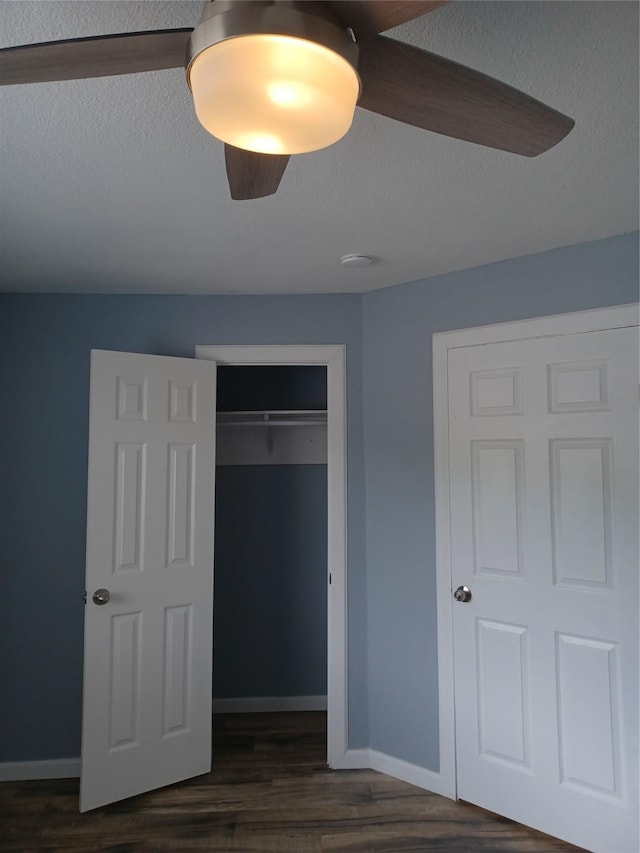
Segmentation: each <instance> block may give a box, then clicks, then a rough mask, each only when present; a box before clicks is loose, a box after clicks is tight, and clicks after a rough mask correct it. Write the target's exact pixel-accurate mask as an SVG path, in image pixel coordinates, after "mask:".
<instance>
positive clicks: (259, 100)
mask: <svg viewBox="0 0 640 853" xmlns="http://www.w3.org/2000/svg"><path fill="white" fill-rule="evenodd" d="M189 81H190V85H191V91H192V93H193V100H194V104H195V110H196V115H197V117H198V120H199V121H200V123H201V124H202V125H203V127H204V128H205V129H206V130H208V131H209V133H211V134H213V136H216V137H217V138H218V139H221V140H222V141H223V142H228V143H229V144H230V145H234V146H235V147H236V148H244V149H246V150H248V151H257V152H260V153H263V154H303V153H305V152H307V151H316V150H318V149H319V148H326V147H327V146H328V145H332V144H333V143H334V142H337V141H338V140H339V139H341V138H342V137H343V136H344V135H345V133H346V132H347V131H348V130H349V128H350V127H351V123H352V121H353V114H354V112H355V108H356V101H357V100H358V95H359V93H360V81H359V78H358V75H357V73H356V71H355V69H354V68H353V66H352V65H351V64H350V63H349V62H347V60H346V59H343V57H342V56H340V55H339V54H337V53H335V52H334V51H333V50H330V49H329V48H327V47H324V46H323V45H320V44H316V43H315V42H312V41H307V40H305V39H301V38H294V37H292V36H282V35H268V34H267V35H265V34H260V35H246V36H238V37H236V38H229V39H227V40H225V41H221V42H218V43H217V44H214V45H212V46H211V47H209V48H207V49H206V50H204V51H202V53H200V54H198V56H196V58H195V59H194V61H193V63H192V65H191V68H190V73H189Z"/></svg>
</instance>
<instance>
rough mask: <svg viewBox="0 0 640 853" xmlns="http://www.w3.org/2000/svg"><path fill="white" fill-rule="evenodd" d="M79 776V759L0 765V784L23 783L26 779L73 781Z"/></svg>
mask: <svg viewBox="0 0 640 853" xmlns="http://www.w3.org/2000/svg"><path fill="white" fill-rule="evenodd" d="M79 775H80V759H79V758H54V759H52V760H50V761H4V762H2V763H0V782H23V781H25V780H27V779H74V778H76V777H78V776H79Z"/></svg>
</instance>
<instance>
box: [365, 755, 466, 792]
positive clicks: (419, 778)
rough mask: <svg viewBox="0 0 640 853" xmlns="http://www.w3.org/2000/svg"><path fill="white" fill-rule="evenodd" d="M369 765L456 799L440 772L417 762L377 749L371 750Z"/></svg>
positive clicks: (381, 771)
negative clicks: (404, 759)
mask: <svg viewBox="0 0 640 853" xmlns="http://www.w3.org/2000/svg"><path fill="white" fill-rule="evenodd" d="M369 767H371V769H372V770H378V771H379V772H380V773H386V774H387V775H388V776H393V777H394V778H396V779H401V780H402V781H403V782H409V783H410V784H411V785H417V786H418V788H423V789H424V790H425V791H431V792H432V793H433V794H440V796H442V797H449V798H450V799H455V796H454V795H453V794H452V793H451V791H450V790H449V785H447V783H446V781H445V780H444V779H443V778H442V777H441V775H440V773H435V772H434V771H433V770H427V769H426V767H419V766H418V765H417V764H411V763H410V762H409V761H403V760H402V759H401V758H394V757H393V756H392V755H386V754H385V753H384V752H378V751H377V750H375V749H370V750H369Z"/></svg>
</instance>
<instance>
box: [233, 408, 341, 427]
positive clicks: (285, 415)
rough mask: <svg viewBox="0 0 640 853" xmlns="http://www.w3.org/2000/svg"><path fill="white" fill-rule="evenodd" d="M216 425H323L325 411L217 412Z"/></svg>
mask: <svg viewBox="0 0 640 853" xmlns="http://www.w3.org/2000/svg"><path fill="white" fill-rule="evenodd" d="M217 423H218V426H234V427H236V426H265V427H274V426H277V427H288V426H296V427H298V426H324V425H326V423H327V412H326V410H321V409H294V410H274V409H270V410H267V411H259V412H258V411H253V412H218V414H217Z"/></svg>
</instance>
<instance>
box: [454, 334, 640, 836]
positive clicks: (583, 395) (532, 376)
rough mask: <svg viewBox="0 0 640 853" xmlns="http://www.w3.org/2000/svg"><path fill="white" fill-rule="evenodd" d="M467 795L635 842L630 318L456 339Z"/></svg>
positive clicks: (462, 774)
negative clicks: (466, 341) (490, 340)
mask: <svg viewBox="0 0 640 853" xmlns="http://www.w3.org/2000/svg"><path fill="white" fill-rule="evenodd" d="M449 433H450V434H449V439H450V494H451V554H452V582H453V587H454V588H455V587H457V586H458V585H466V586H468V587H470V589H471V591H472V598H471V600H470V601H469V602H468V603H458V602H454V607H453V620H454V670H455V678H454V680H455V700H456V750H457V774H458V793H459V796H460V798H461V799H464V800H468V801H470V802H473V803H477V804H478V805H480V806H483V807H485V808H488V809H490V810H492V811H496V812H498V813H500V814H504V815H506V816H507V817H510V818H513V819H515V820H518V821H520V822H522V823H525V824H528V825H531V826H534V827H537V828H539V829H541V830H543V831H545V832H548V833H550V834H552V835H556V836H558V837H561V838H565V839H566V840H568V841H571V842H573V843H575V844H578V845H580V846H583V847H586V848H587V849H590V850H594V851H599V853H612V851H616V853H622V851H630V853H631V851H633V853H635V851H637V849H638V778H637V766H638V563H639V557H638V536H637V520H638V330H637V328H625V329H616V330H612V331H603V332H590V333H585V334H575V335H567V336H558V337H549V338H538V339H528V340H523V341H517V342H506V343H500V344H485V345H480V346H473V347H461V348H459V349H454V350H451V351H450V352H449Z"/></svg>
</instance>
